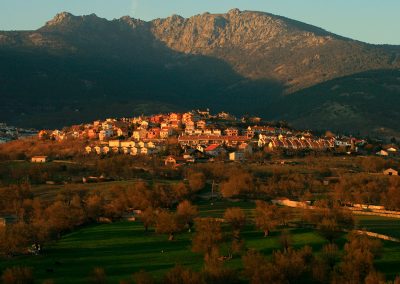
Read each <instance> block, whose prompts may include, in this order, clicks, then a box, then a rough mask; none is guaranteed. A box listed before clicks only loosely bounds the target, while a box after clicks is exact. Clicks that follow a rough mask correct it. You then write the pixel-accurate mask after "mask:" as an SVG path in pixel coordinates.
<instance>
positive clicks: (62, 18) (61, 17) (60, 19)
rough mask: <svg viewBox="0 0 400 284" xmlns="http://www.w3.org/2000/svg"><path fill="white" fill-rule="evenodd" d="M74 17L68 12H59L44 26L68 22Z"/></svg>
mask: <svg viewBox="0 0 400 284" xmlns="http://www.w3.org/2000/svg"><path fill="white" fill-rule="evenodd" d="M74 17H75V16H74V15H72V14H71V13H68V12H61V13H58V14H57V15H55V16H54V18H53V19H51V20H50V21H48V22H47V23H46V26H55V25H58V24H61V23H64V22H66V21H70V20H71V19H72V18H74Z"/></svg>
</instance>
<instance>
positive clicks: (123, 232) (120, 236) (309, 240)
mask: <svg viewBox="0 0 400 284" xmlns="http://www.w3.org/2000/svg"><path fill="white" fill-rule="evenodd" d="M198 205H199V209H200V212H201V213H200V215H201V216H212V217H222V216H223V212H224V210H225V209H226V208H228V207H235V206H236V207H241V208H243V209H244V210H245V212H246V214H247V215H248V216H249V217H250V216H251V215H252V213H253V212H252V211H253V210H252V209H253V208H254V203H253V202H245V201H239V202H234V201H226V200H220V201H215V202H213V205H211V202H210V201H202V202H199V203H198ZM359 221H360V224H366V225H368V224H375V225H374V226H372V225H371V227H370V228H369V229H371V230H372V229H374V228H376V229H379V228H378V227H379V226H377V225H379V224H380V222H381V220H375V221H374V219H373V218H371V217H365V218H364V217H362V218H360V220H359ZM386 221H387V222H386V223H385V224H386V226H388V227H387V228H392V229H394V230H395V231H396V232H397V234H398V232H399V227H398V223H396V222H393V223H391V222H389V220H386ZM395 221H397V220H395ZM374 222H375V223H374ZM396 225H397V227H396ZM224 226H226V225H224ZM382 226H383V225H382ZM385 228H386V227H385ZM375 231H376V230H375ZM381 233H384V232H383V231H382V232H381ZM193 234H194V233H183V234H178V235H177V236H176V239H175V240H174V241H172V242H169V241H167V236H166V235H157V234H155V233H154V231H153V230H151V231H149V232H145V231H144V228H143V225H142V224H141V222H116V223H111V224H99V225H92V226H88V227H85V228H81V229H79V230H77V231H75V232H73V233H70V234H67V235H65V236H63V237H62V239H61V240H60V241H58V242H55V243H53V244H52V245H48V246H47V248H46V251H45V252H44V253H43V255H40V256H24V257H16V258H13V259H9V260H2V261H0V270H1V271H3V270H4V269H5V268H6V267H11V266H17V265H18V266H27V267H32V268H33V271H34V275H35V278H36V279H37V280H38V283H41V282H42V281H43V280H46V279H53V280H54V281H55V283H87V281H88V279H89V278H88V277H89V273H90V271H92V270H93V268H95V267H102V268H104V269H105V272H106V274H107V277H108V280H109V282H110V283H118V282H119V280H122V279H128V278H130V277H131V275H132V274H133V273H135V272H137V271H140V270H145V271H148V272H150V273H151V275H153V276H155V277H157V278H158V279H161V278H162V277H163V275H164V274H165V272H166V271H167V270H169V269H170V268H172V267H173V266H175V264H177V263H179V264H182V265H185V266H188V267H191V268H193V269H195V270H200V269H201V267H202V265H203V257H202V255H199V254H195V253H193V252H192V251H191V238H192V236H193ZM290 234H291V238H292V244H293V246H294V247H295V248H296V249H297V248H301V247H303V246H305V245H309V246H311V247H312V248H313V251H314V252H316V253H317V254H318V252H319V251H320V250H321V248H322V246H323V245H324V244H326V243H327V241H326V240H325V239H324V238H322V237H321V236H320V235H319V234H318V233H316V232H315V231H313V230H312V229H304V228H292V229H290ZM242 238H243V239H245V245H246V248H254V249H257V250H259V251H261V252H262V253H264V254H265V255H267V256H271V255H272V252H273V251H275V250H278V249H280V242H279V239H280V231H279V230H275V231H272V232H271V236H269V237H267V238H264V237H263V233H262V232H260V231H257V230H256V229H255V228H254V226H253V225H252V224H248V225H246V227H245V229H244V230H243V233H242ZM344 242H345V236H342V237H341V238H340V239H339V240H338V241H337V243H338V244H339V246H340V247H343V244H344ZM222 253H223V254H225V253H226V245H223V246H222ZM376 264H377V268H378V270H380V271H382V272H384V273H385V274H387V276H388V278H389V279H393V278H394V277H395V275H396V274H398V273H399V268H398V267H400V246H399V244H397V243H391V242H385V243H384V251H383V254H382V257H381V258H380V259H379V260H377V262H376ZM225 265H226V266H227V267H230V268H233V269H241V268H242V263H241V259H240V257H235V258H233V259H232V260H230V261H227V262H226V263H225ZM50 271H51V272H50Z"/></svg>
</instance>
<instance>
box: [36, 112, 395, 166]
mask: <svg viewBox="0 0 400 284" xmlns="http://www.w3.org/2000/svg"><path fill="white" fill-rule="evenodd" d="M38 136H39V139H42V140H48V139H49V140H55V141H65V140H71V139H78V140H82V141H86V143H85V144H84V146H83V148H82V149H81V151H82V153H83V154H84V155H99V156H107V155H131V156H139V155H159V156H162V157H163V158H165V164H166V165H167V164H168V165H174V166H176V165H179V164H183V163H190V162H200V161H209V160H215V159H222V160H228V159H229V160H231V161H243V160H245V159H246V158H248V157H251V156H252V155H253V154H255V153H257V152H263V153H265V152H274V151H283V152H284V153H285V154H286V155H288V156H290V155H294V154H295V153H299V152H303V153H307V152H335V153H347V154H352V153H358V152H360V151H362V149H363V147H364V146H365V145H366V143H367V142H366V141H365V140H363V139H357V138H354V137H347V136H336V135H334V134H332V133H330V132H327V133H325V134H324V135H320V136H317V135H315V134H313V133H311V132H310V131H302V130H294V129H292V128H289V127H288V126H287V125H285V123H269V122H265V121H263V120H262V119H261V118H259V117H250V116H247V117H242V118H240V119H238V118H236V117H235V116H233V115H231V114H229V113H226V112H220V113H218V114H215V115H213V114H211V113H210V111H209V110H208V109H207V110H193V111H190V112H185V113H169V114H156V115H151V116H139V117H134V118H121V119H111V118H110V119H106V120H104V121H101V120H97V121H94V122H93V123H89V124H83V125H75V126H71V127H67V128H64V129H63V130H41V131H40V132H39V133H38ZM397 152H398V148H397V146H395V145H389V146H386V147H384V148H382V149H379V151H377V152H376V154H378V155H382V156H388V155H395V154H397Z"/></svg>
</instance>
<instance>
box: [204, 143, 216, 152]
mask: <svg viewBox="0 0 400 284" xmlns="http://www.w3.org/2000/svg"><path fill="white" fill-rule="evenodd" d="M218 147H219V144H211V145H210V146H208V147H207V148H205V149H204V151H214V150H215V149H217V148H218Z"/></svg>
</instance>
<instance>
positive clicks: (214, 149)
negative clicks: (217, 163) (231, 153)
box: [204, 144, 226, 157]
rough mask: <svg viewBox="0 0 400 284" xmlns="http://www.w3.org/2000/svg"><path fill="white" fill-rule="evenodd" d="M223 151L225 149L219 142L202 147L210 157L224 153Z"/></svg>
mask: <svg viewBox="0 0 400 284" xmlns="http://www.w3.org/2000/svg"><path fill="white" fill-rule="evenodd" d="M225 152H226V151H225V149H224V148H223V147H221V145H219V144H211V145H210V146H208V147H207V148H205V149H204V153H205V154H207V155H209V156H212V157H217V156H219V155H222V154H225Z"/></svg>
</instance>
